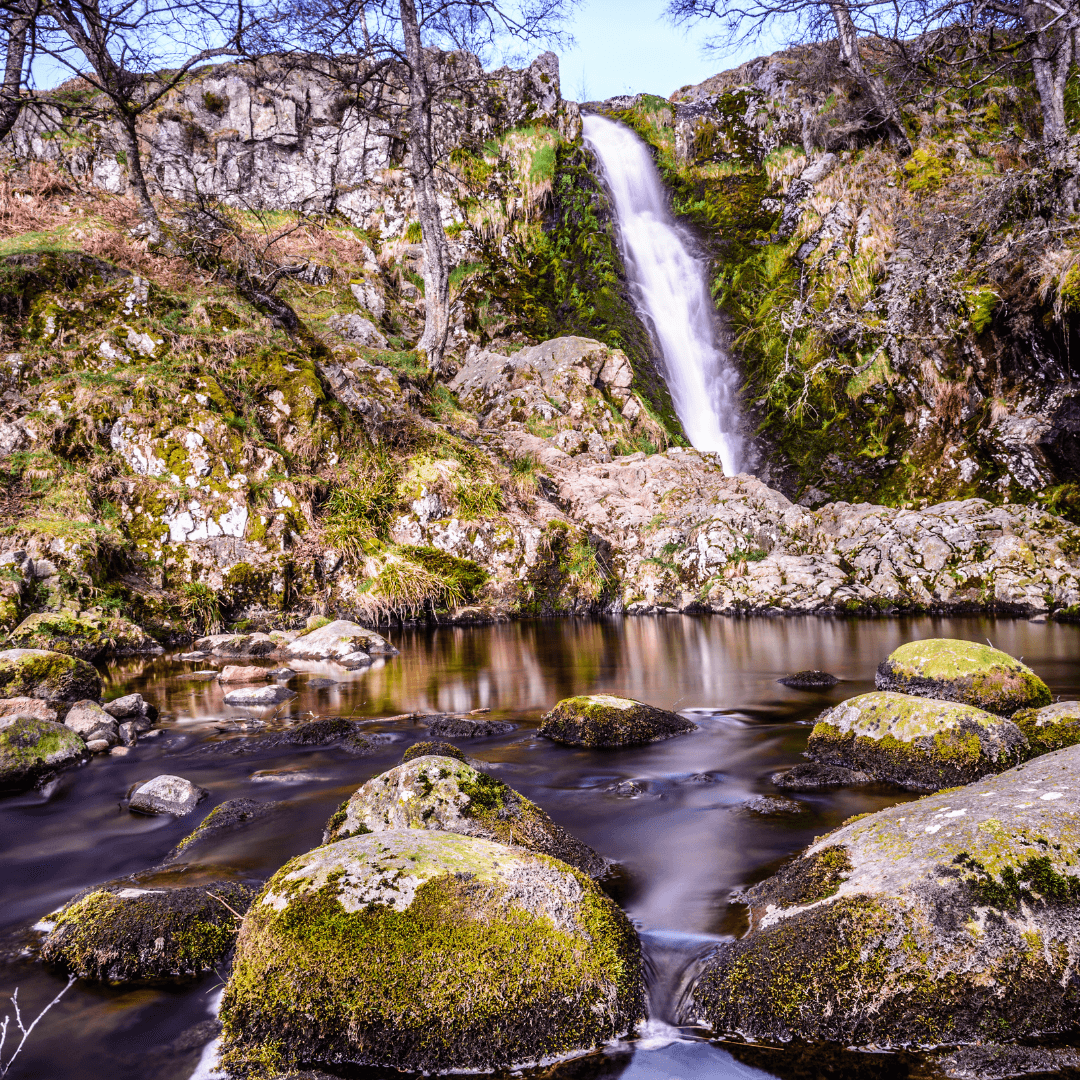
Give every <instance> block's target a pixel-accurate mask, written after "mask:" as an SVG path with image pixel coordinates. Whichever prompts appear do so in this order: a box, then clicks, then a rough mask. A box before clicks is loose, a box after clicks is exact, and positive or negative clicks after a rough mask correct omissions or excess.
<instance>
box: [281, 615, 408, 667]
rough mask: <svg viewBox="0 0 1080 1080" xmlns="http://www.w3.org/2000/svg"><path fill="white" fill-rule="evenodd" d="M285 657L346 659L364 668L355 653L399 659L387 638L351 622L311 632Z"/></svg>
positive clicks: (289, 647) (287, 648) (287, 649)
mask: <svg viewBox="0 0 1080 1080" xmlns="http://www.w3.org/2000/svg"><path fill="white" fill-rule="evenodd" d="M284 652H285V655H286V656H288V657H290V658H291V659H297V660H338V661H341V660H346V659H349V658H350V657H351V658H353V659H351V660H350V663H354V662H355V663H356V664H357V665H358V666H363V665H362V662H361V661H360V660H359V658H358V657H356V656H355V654H357V653H360V654H365V655H366V657H372V656H397V653H398V651H397V649H395V648H394V646H393V645H391V644H390V642H389V641H387V640H386V638H384V637H382V636H381V635H380V634H376V633H375V631H374V630H367V629H365V628H364V627H363V626H360V625H359V623H354V622H349V621H348V619H335V620H334V621H333V622H329V623H327V624H326V625H325V626H320V627H318V628H317V629H315V630H309V631H308V632H307V633H306V634H302V635H301V636H300V637H298V638H297V639H296V640H295V641H293V642H292V643H291V644H289V645H286V646H285V649H284Z"/></svg>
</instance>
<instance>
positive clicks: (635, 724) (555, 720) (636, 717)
mask: <svg viewBox="0 0 1080 1080" xmlns="http://www.w3.org/2000/svg"><path fill="white" fill-rule="evenodd" d="M694 727H695V725H694V724H693V723H692V722H691V721H690V720H687V719H685V718H684V717H682V716H679V714H678V713H673V712H668V711H667V710H666V709H658V708H656V707H655V706H653V705H646V704H645V703H644V702H642V701H635V700H634V699H633V698H623V697H616V696H615V695H614V694H591V695H589V696H586V697H572V698H564V699H563V700H562V701H560V702H559V703H558V705H556V706H555V708H554V709H552V710H551V712H549V713H548V714H547V715H546V716H544V717H543V719H542V721H541V724H540V734H541V735H546V736H547V737H548V738H549V739H554V740H555V742H561V743H566V744H567V745H569V746H587V747H590V748H593V747H607V746H639V745H642V744H644V743H651V742H659V741H660V740H661V739H670V738H671V737H672V736H673V735H684V734H686V732H688V731H693V730H694Z"/></svg>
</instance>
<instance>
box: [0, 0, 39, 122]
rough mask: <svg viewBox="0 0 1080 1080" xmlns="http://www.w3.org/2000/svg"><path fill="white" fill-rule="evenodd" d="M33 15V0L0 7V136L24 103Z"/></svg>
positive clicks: (34, 12)
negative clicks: (0, 67) (0, 55)
mask: <svg viewBox="0 0 1080 1080" xmlns="http://www.w3.org/2000/svg"><path fill="white" fill-rule="evenodd" d="M36 14H37V5H36V3H34V2H33V0H24V2H23V3H18V2H16V3H14V4H13V5H12V6H11V8H10V10H0V25H2V26H3V30H4V34H5V36H6V37H7V48H6V50H5V55H4V77H3V82H2V83H0V139H3V138H4V137H5V136H6V135H7V134H8V133H9V132H10V131H11V129H12V128H13V127H14V126H15V121H16V120H18V118H19V113H20V112H21V111H22V107H23V105H24V104H25V102H26V97H25V96H24V95H23V92H22V91H23V81H24V73H25V70H26V44H27V38H28V37H29V35H30V31H31V28H32V26H33V23H34V18H35V16H36Z"/></svg>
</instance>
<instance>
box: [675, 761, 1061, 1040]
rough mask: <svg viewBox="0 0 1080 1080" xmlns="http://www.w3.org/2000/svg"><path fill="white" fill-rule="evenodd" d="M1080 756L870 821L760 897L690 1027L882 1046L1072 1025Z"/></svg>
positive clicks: (823, 846)
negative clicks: (701, 1025)
mask: <svg viewBox="0 0 1080 1080" xmlns="http://www.w3.org/2000/svg"><path fill="white" fill-rule="evenodd" d="M1078 775H1080V746H1075V747H1070V748H1068V749H1065V750H1059V751H1056V752H1055V753H1051V754H1046V755H1044V756H1042V757H1039V758H1035V759H1034V760H1032V761H1028V762H1026V763H1025V764H1023V765H1020V766H1018V767H1016V768H1014V769H1010V770H1008V771H1007V772H1003V773H1000V774H999V775H997V776H991V777H987V778H986V779H984V780H981V781H979V782H978V783H976V784H971V785H969V786H967V787H964V788H959V789H957V790H955V791H949V792H941V793H938V794H936V795H929V796H925V797H923V798H921V799H919V800H917V801H915V802H907V803H903V804H900V805H898V806H894V807H891V808H889V809H887V810H882V811H879V812H877V813H874V814H869V815H866V816H863V817H860V818H859V819H857V820H855V821H853V822H851V823H850V824H848V825H846V826H844V827H842V828H840V829H837V830H836V831H835V832H832V833H830V834H829V835H828V836H825V837H821V838H819V839H818V840H816V841H815V842H814V844H813V845H811V846H810V847H809V848H808V849H807V850H806V851H805V852H804V853H803V855H802V856H801V857H800V858H798V859H796V860H795V861H794V862H792V863H790V864H789V865H788V866H786V867H785V868H784V869H783V870H782V871H781V872H780V873H778V874H776V875H774V876H773V877H772V878H769V879H768V880H766V881H764V882H761V883H760V884H758V885H755V886H753V887H751V888H750V889H749V890H748V891H747V893H746V898H747V902H748V904H749V907H750V927H751V928H750V932H749V933H748V934H747V935H746V936H744V937H743V938H741V939H740V940H736V941H728V942H724V943H723V944H721V945H720V946H718V948H717V949H716V950H715V951H714V952H713V954H712V955H711V956H710V957H709V958H708V960H707V961H706V964H705V967H704V970H703V973H702V975H701V976H700V977H699V978H698V980H697V982H696V984H695V986H694V988H693V993H692V1007H691V1008H690V1010H689V1013H690V1015H689V1016H688V1017H687V1019H688V1020H691V1021H699V1022H703V1023H706V1024H708V1025H709V1026H711V1027H712V1029H713V1030H714V1032H715V1033H717V1034H718V1035H736V1036H737V1037H739V1038H740V1039H744V1040H745V1039H746V1038H747V1037H750V1038H754V1039H764V1040H775V1041H783V1042H786V1041H788V1040H791V1039H800V1040H806V1041H809V1042H813V1041H819V1040H825V1041H829V1042H834V1043H838V1044H840V1045H843V1046H856V1047H864V1046H871V1045H872V1046H875V1047H878V1048H880V1049H888V1048H905V1047H919V1046H936V1045H941V1044H946V1045H954V1046H955V1045H963V1044H974V1043H979V1042H989V1041H992V1040H995V1041H997V1042H1001V1041H1002V1039H1003V1038H1007V1039H1009V1040H1014V1041H1018V1042H1019V1041H1024V1040H1027V1039H1031V1038H1036V1037H1040V1036H1044V1035H1049V1034H1053V1033H1056V1032H1065V1031H1071V1030H1074V1029H1075V1026H1076V1024H1077V1023H1078V1021H1080V988H1078V987H1077V984H1076V981H1075V979H1074V978H1073V973H1074V965H1075V961H1074V959H1073V957H1074V955H1075V953H1074V950H1075V941H1076V926H1077V924H1078V922H1080V783H1078V782H1077V779H1076V778H1077V776H1078Z"/></svg>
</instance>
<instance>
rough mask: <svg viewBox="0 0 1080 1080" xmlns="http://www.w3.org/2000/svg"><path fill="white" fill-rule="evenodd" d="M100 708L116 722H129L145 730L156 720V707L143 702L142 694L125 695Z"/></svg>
mask: <svg viewBox="0 0 1080 1080" xmlns="http://www.w3.org/2000/svg"><path fill="white" fill-rule="evenodd" d="M102 708H103V709H104V710H105V711H106V712H107V713H108V714H109V715H110V716H113V717H115V718H116V719H117V720H131V721H133V722H134V723H135V724H136V725H137V726H138V727H140V728H142V729H143V730H145V729H146V728H148V727H150V726H151V725H152V724H153V723H154V721H155V720H156V719H157V718H158V711H157V706H155V705H151V704H150V702H148V701H145V700H143V696H142V694H125V695H124V696H123V697H118V698H113V699H112V701H107V702H105V704H104V705H103V706H102Z"/></svg>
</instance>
